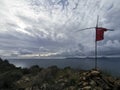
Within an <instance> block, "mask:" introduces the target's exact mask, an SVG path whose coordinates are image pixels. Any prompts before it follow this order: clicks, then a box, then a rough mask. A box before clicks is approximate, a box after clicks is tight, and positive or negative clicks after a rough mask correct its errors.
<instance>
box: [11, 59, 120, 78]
mask: <svg viewBox="0 0 120 90" xmlns="http://www.w3.org/2000/svg"><path fill="white" fill-rule="evenodd" d="M9 62H10V63H12V64H14V65H16V66H17V67H30V66H32V65H39V66H40V67H44V68H46V67H49V66H52V65H56V66H58V67H59V68H64V67H67V66H70V67H72V68H74V69H85V70H89V69H92V68H94V59H10V60H9ZM98 67H99V68H100V69H101V70H104V71H106V72H108V73H110V74H112V75H113V76H120V58H109V59H108V58H107V59H98Z"/></svg>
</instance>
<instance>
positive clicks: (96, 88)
mask: <svg viewBox="0 0 120 90" xmlns="http://www.w3.org/2000/svg"><path fill="white" fill-rule="evenodd" d="M93 90H103V88H102V87H94V88H93Z"/></svg>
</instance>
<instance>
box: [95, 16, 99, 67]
mask: <svg viewBox="0 0 120 90" xmlns="http://www.w3.org/2000/svg"><path fill="white" fill-rule="evenodd" d="M98 22H99V16H97V24H96V28H95V69H97V38H96V37H97V28H98Z"/></svg>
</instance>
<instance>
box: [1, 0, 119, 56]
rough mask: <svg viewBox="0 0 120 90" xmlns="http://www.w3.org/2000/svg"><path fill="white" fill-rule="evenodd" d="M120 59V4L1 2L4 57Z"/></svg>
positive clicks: (101, 0) (106, 0)
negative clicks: (101, 34)
mask: <svg viewBox="0 0 120 90" xmlns="http://www.w3.org/2000/svg"><path fill="white" fill-rule="evenodd" d="M98 15H99V17H100V19H99V26H100V27H105V28H110V29H114V31H107V32H105V38H104V40H102V41H99V42H98V55H100V56H106V55H107V56H120V19H119V18H120V0H0V56H1V57H19V58H21V57H38V56H40V57H68V56H93V55H94V46H95V44H94V43H95V29H90V30H85V31H80V32H77V31H78V30H81V29H83V28H87V27H94V26H96V20H97V16H98Z"/></svg>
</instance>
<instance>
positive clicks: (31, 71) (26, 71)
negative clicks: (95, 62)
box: [0, 58, 120, 90]
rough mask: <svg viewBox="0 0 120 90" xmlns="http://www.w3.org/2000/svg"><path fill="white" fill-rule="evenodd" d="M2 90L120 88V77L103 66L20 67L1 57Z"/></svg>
mask: <svg viewBox="0 0 120 90" xmlns="http://www.w3.org/2000/svg"><path fill="white" fill-rule="evenodd" d="M0 90H120V79H118V78H113V77H111V76H110V75H107V74H103V73H102V72H101V71H99V70H88V71H85V70H73V69H71V68H70V67H66V68H64V69H59V68H58V67H57V66H51V67H48V68H40V67H39V66H37V65H34V66H32V67H30V68H23V69H22V68H17V67H15V66H14V65H13V64H9V62H8V61H7V60H2V59H1V58H0Z"/></svg>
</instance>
